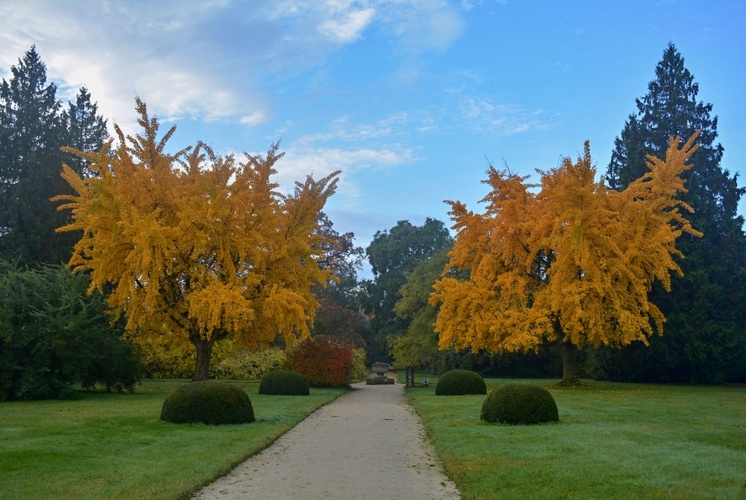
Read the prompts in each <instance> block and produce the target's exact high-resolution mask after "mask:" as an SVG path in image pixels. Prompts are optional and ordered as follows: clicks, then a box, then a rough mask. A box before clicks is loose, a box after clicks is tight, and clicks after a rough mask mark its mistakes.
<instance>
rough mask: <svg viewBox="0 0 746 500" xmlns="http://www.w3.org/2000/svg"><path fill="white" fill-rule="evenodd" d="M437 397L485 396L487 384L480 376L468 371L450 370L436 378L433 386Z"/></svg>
mask: <svg viewBox="0 0 746 500" xmlns="http://www.w3.org/2000/svg"><path fill="white" fill-rule="evenodd" d="M435 394H436V395H438V396H459V395H463V394H487V384H485V383H484V379H483V378H482V376H481V375H479V374H478V373H476V372H473V371H470V370H451V371H447V372H445V373H444V374H443V375H441V376H440V378H438V383H437V384H436V385H435Z"/></svg>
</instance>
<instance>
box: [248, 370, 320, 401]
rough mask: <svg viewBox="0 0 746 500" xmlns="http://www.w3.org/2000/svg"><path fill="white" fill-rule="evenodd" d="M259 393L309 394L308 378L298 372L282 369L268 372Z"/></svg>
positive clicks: (282, 394) (281, 394)
mask: <svg viewBox="0 0 746 500" xmlns="http://www.w3.org/2000/svg"><path fill="white" fill-rule="evenodd" d="M259 394H268V395H273V396H308V395H309V394H310V390H309V384H308V379H307V378H306V377H305V376H303V375H302V374H300V373H298V372H293V371H289V370H280V371H276V372H272V373H268V374H267V375H265V376H264V377H262V381H261V382H260V383H259Z"/></svg>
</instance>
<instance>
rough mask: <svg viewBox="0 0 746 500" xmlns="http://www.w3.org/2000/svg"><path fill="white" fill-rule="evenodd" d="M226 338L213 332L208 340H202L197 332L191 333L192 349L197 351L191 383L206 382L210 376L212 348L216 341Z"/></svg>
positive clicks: (222, 333)
mask: <svg viewBox="0 0 746 500" xmlns="http://www.w3.org/2000/svg"><path fill="white" fill-rule="evenodd" d="M225 337H227V333H225V332H214V333H213V334H212V335H210V337H209V338H208V339H204V338H202V337H201V336H200V334H199V333H198V332H195V333H192V335H191V336H190V337H189V340H191V342H192V344H194V347H195V348H196V349H197V365H196V366H195V368H194V377H192V381H194V382H197V381H202V380H207V379H208V377H209V375H210V357H211V356H212V346H213V345H215V342H217V341H218V340H221V339H224V338H225Z"/></svg>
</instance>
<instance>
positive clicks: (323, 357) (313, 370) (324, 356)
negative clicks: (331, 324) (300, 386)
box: [284, 337, 353, 387]
mask: <svg viewBox="0 0 746 500" xmlns="http://www.w3.org/2000/svg"><path fill="white" fill-rule="evenodd" d="M352 350H353V346H352V345H349V344H340V343H338V342H336V341H335V340H334V339H331V338H329V337H318V338H310V339H308V340H306V341H304V342H303V343H302V344H300V345H299V346H298V347H297V348H295V349H294V350H293V351H292V352H291V353H290V354H288V357H287V360H286V361H285V365H284V369H285V370H293V371H296V372H298V373H302V374H303V375H305V377H306V378H307V379H308V383H309V384H310V385H312V386H316V387H320V386H323V387H344V386H346V385H348V384H349V383H350V371H351V369H352V364H353V356H352Z"/></svg>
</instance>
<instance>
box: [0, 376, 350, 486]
mask: <svg viewBox="0 0 746 500" xmlns="http://www.w3.org/2000/svg"><path fill="white" fill-rule="evenodd" d="M180 383H184V382H183V381H147V382H145V383H144V384H143V385H142V386H141V387H138V388H137V390H136V392H135V393H134V394H107V393H85V392H81V393H78V394H77V396H78V399H75V400H70V401H35V402H6V403H0V498H3V499H6V498H7V499H11V498H12V499H23V498H55V499H61V498H75V499H83V498H96V499H101V498H127V499H132V498H179V497H185V496H187V495H188V494H189V493H191V492H194V491H195V490H197V489H198V488H199V487H200V486H202V485H204V484H207V483H209V482H211V481H212V480H214V479H215V478H217V477H219V476H221V475H223V474H225V473H226V472H228V471H229V470H230V469H231V468H232V467H233V466H235V465H236V464H238V463H240V462H241V461H243V460H244V459H246V458H247V457H249V456H250V455H253V454H255V453H256V452H257V451H259V450H261V449H263V448H265V447H267V446H268V445H269V444H271V443H272V442H273V441H274V440H275V439H277V437H278V436H279V435H281V434H282V433H284V432H286V431H287V430H288V429H290V428H291V427H293V426H294V425H295V424H297V423H298V422H300V421H301V420H303V419H304V418H305V417H306V416H307V415H309V414H310V413H311V412H312V411H313V410H314V409H315V408H317V407H319V406H321V405H323V404H325V403H327V402H329V401H331V400H333V399H335V398H336V397H338V396H339V395H340V394H342V393H343V391H342V390H340V389H316V388H312V389H311V395H310V396H263V395H259V394H257V390H258V383H257V382H236V384H238V385H240V386H242V387H244V388H245V389H246V390H247V392H248V393H249V396H250V398H251V402H252V405H253V407H254V413H255V415H256V419H257V421H256V422H253V423H251V424H245V425H224V426H207V425H202V424H181V425H177V424H170V423H164V422H161V421H160V419H159V417H160V411H161V406H162V404H163V400H164V398H165V397H166V394H168V392H169V391H170V390H171V389H172V388H173V387H175V386H176V385H177V384H180Z"/></svg>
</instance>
